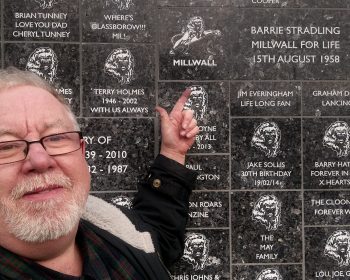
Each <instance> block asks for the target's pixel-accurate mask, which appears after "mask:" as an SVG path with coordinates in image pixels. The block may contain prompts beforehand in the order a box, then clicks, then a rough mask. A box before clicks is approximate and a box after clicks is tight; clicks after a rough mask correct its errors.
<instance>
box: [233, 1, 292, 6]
mask: <svg viewBox="0 0 350 280" xmlns="http://www.w3.org/2000/svg"><path fill="white" fill-rule="evenodd" d="M231 1H232V2H233V5H234V6H236V7H245V8H248V7H249V8H250V7H252V8H291V7H297V6H298V1H299V0H231Z"/></svg>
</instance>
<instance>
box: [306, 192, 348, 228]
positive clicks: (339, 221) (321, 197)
mask: <svg viewBox="0 0 350 280" xmlns="http://www.w3.org/2000/svg"><path fill="white" fill-rule="evenodd" d="M304 211H305V225H346V224H348V223H349V218H350V192H346V191H323V192H316V191H312V192H311V191H308V192H305V193H304Z"/></svg>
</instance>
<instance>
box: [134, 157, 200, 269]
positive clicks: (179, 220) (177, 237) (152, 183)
mask: <svg viewBox="0 0 350 280" xmlns="http://www.w3.org/2000/svg"><path fill="white" fill-rule="evenodd" d="M196 177H197V173H196V172H193V171H191V170H189V169H187V168H185V167H184V166H183V165H181V164H179V163H178V162H176V161H173V160H171V159H169V158H167V157H165V156H163V155H158V156H157V158H156V159H155V161H154V164H153V165H152V167H151V169H150V172H149V175H148V178H147V180H146V181H145V182H144V183H142V184H141V185H140V186H139V190H138V193H137V195H136V197H135V200H134V207H133V209H134V211H136V213H137V214H138V216H139V217H141V219H142V220H143V221H144V222H145V223H146V224H147V226H149V227H150V229H151V233H152V237H153V239H154V241H155V246H156V248H157V250H158V252H159V253H160V255H161V257H162V260H163V262H164V263H165V265H166V266H170V265H171V264H172V263H174V262H175V261H176V260H177V259H179V258H180V257H181V256H182V254H183V249H184V235H185V227H186V223H187V218H188V208H189V196H190V194H191V192H192V189H193V186H194V183H195V180H196Z"/></svg>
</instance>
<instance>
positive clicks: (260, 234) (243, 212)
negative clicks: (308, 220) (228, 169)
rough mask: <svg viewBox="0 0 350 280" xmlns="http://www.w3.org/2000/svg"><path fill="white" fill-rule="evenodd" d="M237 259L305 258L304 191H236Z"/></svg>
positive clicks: (234, 242)
mask: <svg viewBox="0 0 350 280" xmlns="http://www.w3.org/2000/svg"><path fill="white" fill-rule="evenodd" d="M231 207H232V215H231V219H232V221H231V222H232V225H231V226H232V239H231V240H232V250H233V252H232V262H233V263H281V262H282V263H297V262H301V261H302V236H301V234H302V229H301V226H302V224H301V223H302V206H301V194H300V192H234V193H233V194H232V195H231Z"/></svg>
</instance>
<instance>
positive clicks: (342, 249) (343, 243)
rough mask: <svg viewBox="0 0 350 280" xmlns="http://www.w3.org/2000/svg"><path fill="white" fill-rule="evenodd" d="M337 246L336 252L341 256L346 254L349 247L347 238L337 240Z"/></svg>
mask: <svg viewBox="0 0 350 280" xmlns="http://www.w3.org/2000/svg"><path fill="white" fill-rule="evenodd" d="M337 247H338V252H339V254H340V255H341V256H344V255H346V254H347V252H348V249H349V248H348V247H349V246H348V242H347V240H339V242H338V243H337Z"/></svg>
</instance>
